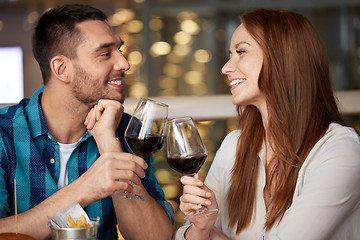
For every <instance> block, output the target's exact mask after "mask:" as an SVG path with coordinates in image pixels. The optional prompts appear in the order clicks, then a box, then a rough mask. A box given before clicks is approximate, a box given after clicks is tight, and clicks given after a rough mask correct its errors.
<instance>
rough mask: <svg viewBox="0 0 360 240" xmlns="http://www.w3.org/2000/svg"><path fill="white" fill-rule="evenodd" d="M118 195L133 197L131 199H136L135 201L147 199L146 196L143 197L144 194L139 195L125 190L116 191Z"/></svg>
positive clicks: (127, 197)
mask: <svg viewBox="0 0 360 240" xmlns="http://www.w3.org/2000/svg"><path fill="white" fill-rule="evenodd" d="M115 194H116V195H118V196H121V197H123V198H126V199H131V200H135V201H141V202H142V201H145V198H143V197H142V196H140V195H137V194H135V193H132V192H127V191H124V192H115Z"/></svg>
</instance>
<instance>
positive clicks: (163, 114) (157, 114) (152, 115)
mask: <svg viewBox="0 0 360 240" xmlns="http://www.w3.org/2000/svg"><path fill="white" fill-rule="evenodd" d="M167 116H168V105H166V104H164V103H161V102H157V101H155V100H152V99H149V98H141V99H140V101H139V103H138V104H137V106H136V108H135V111H134V113H133V115H132V116H131V119H130V122H129V124H128V126H127V128H126V130H125V135H124V136H125V141H126V143H127V145H128V146H129V148H130V149H131V150H132V151H133V153H134V154H136V155H137V156H139V157H142V158H144V157H148V156H150V155H151V154H153V153H155V152H157V151H158V150H159V149H161V148H162V146H163V143H164V138H165V127H166V121H167ZM130 184H133V183H132V182H130ZM116 194H118V195H120V196H122V197H125V198H128V199H132V200H138V201H144V198H143V197H142V196H139V195H137V194H135V193H133V192H128V191H123V192H116Z"/></svg>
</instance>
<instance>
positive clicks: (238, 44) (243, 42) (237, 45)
mask: <svg viewBox="0 0 360 240" xmlns="http://www.w3.org/2000/svg"><path fill="white" fill-rule="evenodd" d="M243 44H246V45H249V46H251V44H250V43H248V42H245V41H241V42H238V43H237V44H235V48H238V47H239V46H240V45H243Z"/></svg>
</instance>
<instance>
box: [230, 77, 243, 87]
mask: <svg viewBox="0 0 360 240" xmlns="http://www.w3.org/2000/svg"><path fill="white" fill-rule="evenodd" d="M245 81H246V78H235V79H232V80H231V81H230V84H229V85H230V88H232V87H234V86H235V85H239V84H242V83H244V82H245Z"/></svg>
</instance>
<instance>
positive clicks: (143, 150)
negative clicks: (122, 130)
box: [126, 134, 164, 157]
mask: <svg viewBox="0 0 360 240" xmlns="http://www.w3.org/2000/svg"><path fill="white" fill-rule="evenodd" d="M126 142H127V143H128V144H129V146H130V148H131V150H132V151H133V152H134V153H135V154H136V155H137V156H139V157H147V156H149V155H151V154H153V153H155V152H156V151H158V150H159V149H160V148H162V145H163V142H164V138H163V137H162V136H161V135H159V134H158V135H156V134H149V135H146V137H145V138H144V139H139V138H138V136H137V135H130V136H126Z"/></svg>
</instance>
